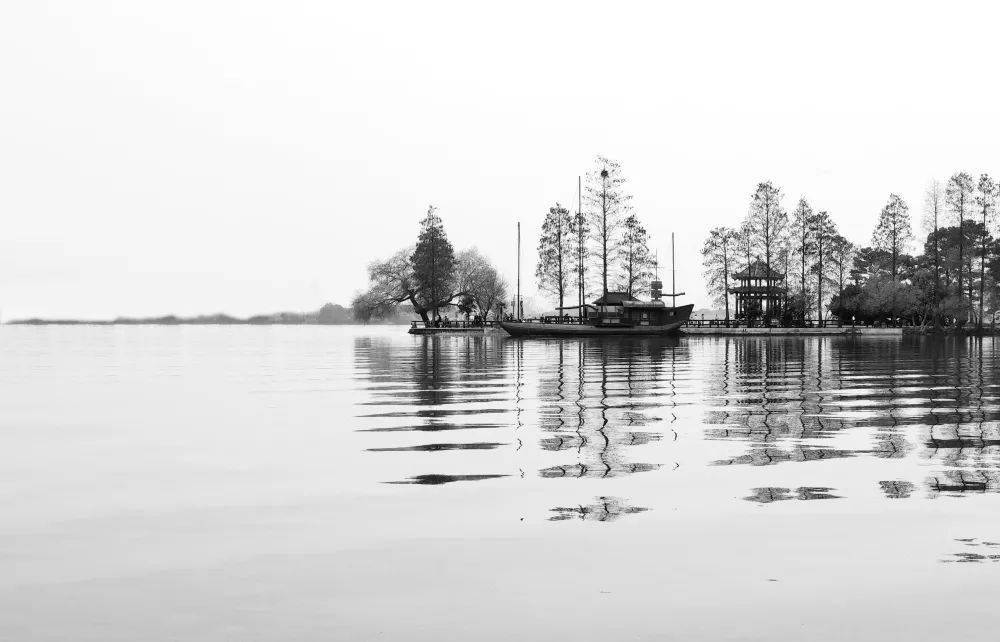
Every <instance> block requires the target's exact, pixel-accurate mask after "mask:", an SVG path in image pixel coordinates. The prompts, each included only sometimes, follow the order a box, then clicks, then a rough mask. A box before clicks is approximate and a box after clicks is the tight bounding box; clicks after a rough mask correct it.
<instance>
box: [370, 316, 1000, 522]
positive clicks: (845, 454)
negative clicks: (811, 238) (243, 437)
mask: <svg viewBox="0 0 1000 642" xmlns="http://www.w3.org/2000/svg"><path fill="white" fill-rule="evenodd" d="M354 367H355V373H356V377H357V379H359V380H361V381H363V388H364V389H365V392H366V393H367V398H366V399H364V400H362V401H359V405H358V407H359V413H358V421H359V422H360V423H361V425H359V426H358V429H359V430H365V431H372V432H373V433H384V436H385V437H387V438H389V437H390V436H391V435H398V436H399V437H400V438H402V437H404V436H406V435H418V434H421V433H427V432H444V431H447V432H448V434H449V435H455V436H456V437H455V438H449V439H447V440H441V439H436V440H433V441H430V443H425V444H413V443H391V442H390V443H386V440H385V439H376V438H375V435H373V441H372V443H371V444H370V449H371V450H374V451H395V452H421V453H435V454H434V455H433V456H434V457H442V458H445V457H454V456H457V455H448V454H446V453H448V452H452V453H454V452H467V451H493V452H499V451H502V450H505V449H510V451H513V452H514V453H515V455H516V457H515V460H516V462H517V465H516V466H515V469H514V470H511V469H509V468H510V466H509V461H510V460H509V459H508V461H506V462H502V463H500V464H497V465H498V466H504V468H502V469H491V470H485V471H481V470H469V471H463V472H461V473H460V474H463V475H472V476H479V477H477V478H483V479H488V478H490V477H488V476H489V475H509V476H512V477H515V478H516V477H522V476H525V475H526V474H527V475H530V474H531V470H535V471H536V472H535V475H536V476H538V477H541V478H543V479H555V478H559V479H565V478H578V477H586V478H612V477H618V476H623V475H631V474H634V473H639V472H650V471H655V470H657V469H663V468H667V469H669V470H673V469H676V468H677V467H678V466H679V463H678V462H676V461H671V460H670V459H668V457H670V453H671V452H673V451H672V450H671V449H670V448H663V447H659V448H658V447H655V446H656V444H657V443H660V442H663V441H664V440H667V441H670V442H672V441H675V440H678V439H679V438H681V437H683V439H685V440H688V439H702V438H704V439H708V440H720V441H725V442H728V443H730V444H734V445H738V446H740V447H741V449H742V451H743V452H742V453H737V454H736V455H733V456H729V457H726V458H724V459H714V460H712V461H710V462H708V463H710V464H714V465H725V466H744V465H747V466H774V465H778V464H782V465H785V464H791V463H800V464H802V463H810V462H820V461H831V460H843V459H849V458H859V457H864V458H875V459H905V458H910V457H917V458H921V459H923V460H924V461H925V462H926V464H927V467H928V468H929V470H928V472H926V473H925V475H924V476H923V477H922V478H919V479H895V478H894V479H892V480H890V481H881V480H878V479H877V478H876V479H874V480H872V482H871V483H872V484H873V485H874V486H875V488H876V489H878V490H879V491H880V492H881V495H882V496H884V497H886V498H892V499H906V498H909V497H912V496H913V491H914V490H915V489H916V486H917V485H918V484H919V485H921V486H922V487H923V489H924V491H925V493H924V494H925V496H927V497H939V496H951V495H957V494H963V493H975V492H994V491H996V490H998V489H1000V479H998V471H1000V465H998V464H1000V403H998V399H1000V394H998V391H1000V377H998V375H997V372H998V369H1000V360H998V359H997V344H996V342H995V340H994V339H992V338H985V339H978V338H947V339H930V338H918V337H904V338H903V339H902V340H899V339H890V340H881V339H864V338H858V339H852V338H845V337H826V338H795V337H789V338H786V339H774V338H772V339H766V338H753V337H717V338H713V337H692V338H681V339H679V340H678V339H657V338H643V339H621V340H607V339H604V340H601V339H580V340H569V339H567V340H514V339H509V338H506V337H504V336H501V335H499V334H485V335H478V336H476V335H467V336H450V337H449V336H436V337H420V338H413V339H409V338H408V339H406V340H405V341H403V340H396V339H373V338H359V339H357V340H356V341H355V346H354ZM679 417H683V418H684V421H683V422H682V421H679ZM681 426H683V428H681ZM692 427H694V428H695V431H694V432H692ZM466 431H469V432H466ZM848 434H849V435H851V436H852V439H851V440H850V441H851V445H850V446H849V447H847V446H844V445H843V444H842V441H843V440H842V439H841V437H844V436H846V435H848ZM478 435H482V437H479V436H478ZM459 437H462V438H459ZM858 437H861V439H858ZM436 453H440V454H436ZM546 460H548V461H546ZM553 460H554V461H553ZM440 461H444V460H443V459H442V460H440ZM469 461H472V460H469ZM475 461H476V462H479V463H478V464H477V465H484V464H488V462H489V461H490V460H489V459H484V458H483V457H482V456H480V457H479V458H477V459H475ZM525 469H527V470H525ZM429 474H430V475H434V474H437V473H429ZM894 477H895V474H894ZM809 489H813V490H812V491H810V490H809ZM813 491H815V492H813ZM752 492H753V494H752V495H751V496H750V497H747V499H751V498H752V501H760V502H765V503H766V502H767V501H780V500H782V499H792V498H798V499H813V498H826V497H827V496H832V492H833V491H831V490H830V489H827V488H823V487H820V486H816V487H812V486H799V487H798V489H797V490H790V489H782V488H778V487H762V488H759V489H756V490H754V491H752ZM772 497H773V498H774V499H767V498H772ZM585 505H588V506H589V505H590V504H589V503H588V504H585Z"/></svg>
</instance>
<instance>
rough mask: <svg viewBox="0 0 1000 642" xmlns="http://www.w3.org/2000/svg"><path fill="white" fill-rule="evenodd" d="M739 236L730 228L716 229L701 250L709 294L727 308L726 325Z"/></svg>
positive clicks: (713, 229) (709, 235) (709, 234)
mask: <svg viewBox="0 0 1000 642" xmlns="http://www.w3.org/2000/svg"><path fill="white" fill-rule="evenodd" d="M738 243H739V234H738V233H737V232H736V230H733V229H730V228H728V227H715V228H712V230H711V231H710V232H709V233H708V238H707V239H705V244H704V245H703V246H702V248H701V256H702V265H703V266H704V269H705V280H706V281H707V285H708V291H709V294H711V295H712V297H713V299H714V300H715V301H716V302H717V303H719V302H721V303H724V304H725V306H726V323H729V274H730V271H731V270H732V269H733V268H734V267H735V265H736V256H737V251H738V248H737V245H738Z"/></svg>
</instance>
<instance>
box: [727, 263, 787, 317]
mask: <svg viewBox="0 0 1000 642" xmlns="http://www.w3.org/2000/svg"><path fill="white" fill-rule="evenodd" d="M733 280H734V281H736V283H737V285H736V286H735V287H731V288H729V293H730V294H732V295H734V296H735V297H736V318H737V319H774V318H777V317H780V316H781V304H782V301H784V300H785V294H786V291H787V290H786V288H785V275H784V274H782V273H781V272H778V271H777V270H775V269H774V268H771V269H770V270H768V269H767V265H766V264H765V263H764V262H763V261H761V260H760V259H757V260H755V261H753V262H752V263H751V264H750V265H749V266H748V267H746V268H744V269H743V270H740V271H739V272H736V273H734V274H733Z"/></svg>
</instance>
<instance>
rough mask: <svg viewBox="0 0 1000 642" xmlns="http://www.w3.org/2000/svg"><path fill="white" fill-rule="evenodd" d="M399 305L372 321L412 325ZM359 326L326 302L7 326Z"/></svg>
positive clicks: (340, 308)
mask: <svg viewBox="0 0 1000 642" xmlns="http://www.w3.org/2000/svg"><path fill="white" fill-rule="evenodd" d="M408 308H409V306H400V308H399V309H397V310H396V314H393V315H389V316H387V317H385V318H382V319H379V320H377V321H373V322H374V323H379V324H396V323H409V322H410V320H411V319H412V318H415V317H414V315H413V310H412V309H408ZM356 323H358V321H357V319H355V318H354V315H353V312H352V311H351V309H350V308H345V307H344V306H342V305H337V304H335V303H327V304H326V305H324V306H323V307H321V308H320V309H319V310H316V311H314V312H275V313H273V314H258V315H254V316H251V317H247V318H240V317H234V316H231V315H228V314H221V313H220V314H204V315H199V316H194V317H179V316H176V315H172V314H171V315H166V316H160V317H141V318H136V317H118V318H115V319H110V320H96V321H88V320H83V319H40V318H31V319H16V320H13V321H8V322H6V325H349V324H356Z"/></svg>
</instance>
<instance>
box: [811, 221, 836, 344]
mask: <svg viewBox="0 0 1000 642" xmlns="http://www.w3.org/2000/svg"><path fill="white" fill-rule="evenodd" d="M812 230H813V238H814V239H816V270H815V271H816V315H817V319H818V320H819V322H820V325H822V323H823V284H824V282H827V281H829V275H828V274H827V267H828V266H827V264H826V263H825V262H824V258H826V254H827V253H829V252H830V250H831V247H830V246H831V244H832V240H833V239H834V238H836V237H837V236H838V234H837V225H836V224H835V223H834V222H833V220H832V219H831V218H830V215H829V214H827V213H826V212H825V211H823V212H818V213H817V214H815V215H813V216H812ZM803 293H804V291H803Z"/></svg>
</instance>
